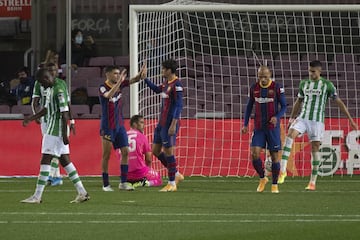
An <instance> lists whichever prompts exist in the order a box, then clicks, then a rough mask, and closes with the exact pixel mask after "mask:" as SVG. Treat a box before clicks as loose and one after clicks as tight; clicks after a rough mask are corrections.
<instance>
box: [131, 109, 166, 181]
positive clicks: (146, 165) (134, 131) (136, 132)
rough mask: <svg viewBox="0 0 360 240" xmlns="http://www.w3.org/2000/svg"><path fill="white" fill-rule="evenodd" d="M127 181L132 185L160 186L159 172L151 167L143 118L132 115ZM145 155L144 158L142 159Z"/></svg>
mask: <svg viewBox="0 0 360 240" xmlns="http://www.w3.org/2000/svg"><path fill="white" fill-rule="evenodd" d="M130 126H131V129H130V130H129V131H127V134H128V139H129V163H128V164H129V171H128V182H130V183H133V186H134V187H140V186H144V187H145V186H148V187H152V186H154V187H155V186H161V184H162V180H161V176H160V173H158V172H157V171H155V170H154V169H152V168H151V159H152V154H151V148H150V145H149V142H148V140H147V138H146V136H145V135H144V134H143V133H144V118H143V116H141V115H134V116H132V117H131V119H130ZM144 156H145V160H144Z"/></svg>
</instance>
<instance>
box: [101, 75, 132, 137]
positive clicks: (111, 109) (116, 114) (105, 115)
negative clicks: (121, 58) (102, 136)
mask: <svg viewBox="0 0 360 240" xmlns="http://www.w3.org/2000/svg"><path fill="white" fill-rule="evenodd" d="M129 85H130V82H129V80H124V81H123V82H122V83H121V85H120V91H117V92H116V93H115V94H114V96H113V97H112V98H110V99H109V98H106V97H104V94H105V93H106V92H108V91H110V90H111V88H112V85H111V83H110V82H109V81H105V82H104V83H103V84H101V85H100V87H99V99H100V104H101V123H100V125H101V126H100V130H101V131H105V132H108V131H109V130H114V129H118V128H119V127H120V126H124V118H123V113H122V101H121V90H122V89H123V88H124V87H128V86H129Z"/></svg>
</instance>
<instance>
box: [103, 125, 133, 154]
mask: <svg viewBox="0 0 360 240" xmlns="http://www.w3.org/2000/svg"><path fill="white" fill-rule="evenodd" d="M100 135H101V136H102V137H103V138H104V139H106V140H109V141H111V142H112V144H113V147H114V149H119V148H123V147H127V146H129V142H128V135H127V133H126V129H125V127H123V126H121V127H119V128H118V129H111V130H100Z"/></svg>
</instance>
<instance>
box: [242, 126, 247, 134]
mask: <svg viewBox="0 0 360 240" xmlns="http://www.w3.org/2000/svg"><path fill="white" fill-rule="evenodd" d="M248 131H249V129H248V127H243V128H242V129H241V133H243V134H246V133H247V132H248Z"/></svg>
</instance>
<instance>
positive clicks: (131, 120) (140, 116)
mask: <svg viewBox="0 0 360 240" xmlns="http://www.w3.org/2000/svg"><path fill="white" fill-rule="evenodd" d="M143 118H144V117H143V116H142V115H139V114H137V115H134V116H132V117H131V118H130V126H132V125H133V124H134V123H137V122H139V121H140V119H143Z"/></svg>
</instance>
